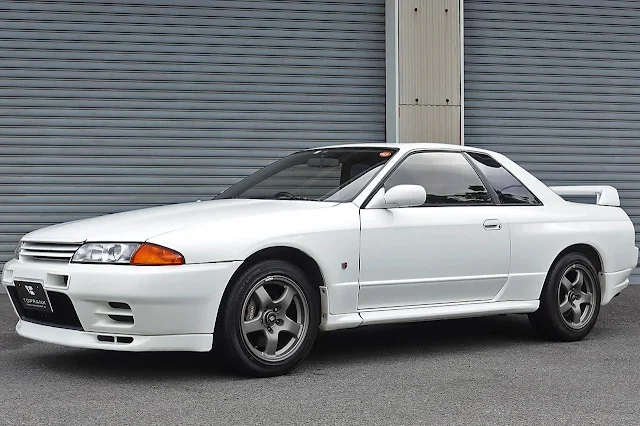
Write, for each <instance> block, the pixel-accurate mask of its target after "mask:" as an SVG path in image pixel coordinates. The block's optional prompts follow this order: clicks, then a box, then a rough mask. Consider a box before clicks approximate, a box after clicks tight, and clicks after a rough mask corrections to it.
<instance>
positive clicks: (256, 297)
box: [216, 260, 320, 377]
mask: <svg viewBox="0 0 640 426" xmlns="http://www.w3.org/2000/svg"><path fill="white" fill-rule="evenodd" d="M230 285H232V286H233V287H232V288H231V292H230V293H229V295H228V297H227V298H226V302H225V304H224V306H223V307H222V309H223V311H222V316H221V320H222V321H221V323H219V324H218V326H217V327H216V337H217V338H219V339H221V343H222V348H220V349H221V350H222V351H223V354H224V356H225V358H226V360H227V362H228V364H229V365H230V366H231V367H232V368H233V369H234V370H236V371H238V372H240V373H243V374H248V375H252V376H257V377H264V376H276V375H281V374H286V373H288V372H290V371H291V370H293V369H294V368H295V367H296V366H297V365H298V364H300V362H302V360H303V359H304V358H305V357H306V356H307V354H308V353H309V351H310V350H311V347H312V346H313V342H314V340H315V337H316V334H317V330H318V324H319V322H320V309H319V300H318V299H319V294H318V291H317V288H314V287H313V286H312V285H311V283H310V282H309V280H308V279H307V277H306V276H305V274H304V273H303V272H302V271H301V270H300V269H299V268H297V267H296V266H294V265H292V264H290V263H288V262H284V261H280V260H267V261H263V262H260V263H257V264H256V265H253V266H252V267H250V268H249V269H247V270H246V271H245V272H244V273H242V274H241V276H240V277H239V278H238V280H237V281H236V282H235V283H231V284H230Z"/></svg>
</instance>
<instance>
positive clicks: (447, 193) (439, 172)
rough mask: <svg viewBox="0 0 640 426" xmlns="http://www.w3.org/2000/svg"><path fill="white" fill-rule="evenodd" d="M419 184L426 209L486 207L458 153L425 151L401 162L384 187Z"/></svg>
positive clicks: (474, 177) (480, 186) (486, 196)
mask: <svg viewBox="0 0 640 426" xmlns="http://www.w3.org/2000/svg"><path fill="white" fill-rule="evenodd" d="M406 184H414V185H421V186H423V187H424V189H425V191H427V202H426V203H425V205H426V206H429V205H431V206H433V205H451V204H490V203H491V197H490V196H489V194H488V193H487V190H486V189H485V187H484V185H483V184H482V181H481V180H480V178H479V177H478V175H477V174H476V172H475V170H473V167H471V165H470V164H469V162H468V161H467V160H466V159H465V158H464V157H463V156H462V154H460V153H458V152H425V153H418V154H413V155H411V156H410V157H408V158H407V159H405V160H404V161H403V162H402V164H401V165H400V167H398V168H397V169H396V170H395V171H394V172H393V174H392V175H391V176H390V177H389V179H388V180H387V182H386V183H385V185H384V188H385V191H387V190H389V189H391V188H393V187H394V186H396V185H406Z"/></svg>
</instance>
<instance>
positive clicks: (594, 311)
mask: <svg viewBox="0 0 640 426" xmlns="http://www.w3.org/2000/svg"><path fill="white" fill-rule="evenodd" d="M572 271H580V272H581V273H582V276H583V279H584V280H585V283H586V282H587V280H589V282H590V286H591V287H590V289H591V301H590V304H589V305H587V304H580V301H581V299H580V298H578V299H576V300H575V301H574V302H571V300H570V298H571V297H575V296H574V294H575V287H573V288H572V289H571V290H570V291H569V292H570V293H571V296H570V295H569V294H568V293H567V299H566V300H564V303H563V301H561V300H560V299H563V293H564V292H567V290H566V287H567V286H568V284H567V285H563V279H565V277H568V275H567V274H570V273H572ZM576 280H577V278H576ZM568 281H571V280H570V279H569V280H568ZM585 285H586V284H585ZM561 286H564V288H561ZM582 288H587V287H582ZM580 293H581V294H585V293H584V292H582V290H580ZM600 299H601V296H600V281H599V279H598V274H597V272H596V269H595V267H594V266H593V263H592V262H591V261H590V260H589V259H588V258H587V257H586V256H584V255H582V254H580V253H568V254H566V255H564V256H563V257H561V258H560V259H558V260H557V261H556V262H555V263H554V264H553V265H552V266H551V269H550V270H549V273H548V274H547V278H546V281H545V283H544V287H543V288H542V293H541V294H540V307H539V308H538V310H537V311H536V312H534V313H532V314H529V321H530V322H531V325H532V326H533V328H534V329H535V330H536V331H537V332H538V333H539V334H540V335H542V336H543V337H545V338H547V339H550V340H554V341H563V342H573V341H577V340H581V339H583V338H584V337H585V336H586V335H587V334H589V332H590V331H591V329H593V327H594V325H595V323H596V321H597V319H598V314H599V313H600ZM567 302H569V303H570V306H569V309H570V310H565V314H563V313H562V311H563V305H564V307H565V309H566V307H567V305H566V303H567ZM576 305H578V311H577V313H576V315H577V317H580V312H583V311H582V310H583V309H584V312H585V313H583V315H585V318H584V320H583V321H576V322H575V323H574V324H573V326H572V325H571V324H570V323H571V322H572V321H573V320H574V319H575V318H576V317H573V314H574V312H576V311H575V308H574V307H575V306H576ZM571 309H573V310H571ZM586 309H591V312H590V314H589V316H587V314H586ZM567 317H568V318H567ZM572 317H573V318H572Z"/></svg>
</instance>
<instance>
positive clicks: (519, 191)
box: [467, 152, 540, 205]
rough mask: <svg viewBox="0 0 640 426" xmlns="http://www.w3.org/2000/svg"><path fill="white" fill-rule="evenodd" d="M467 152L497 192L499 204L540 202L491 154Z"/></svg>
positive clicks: (534, 203)
mask: <svg viewBox="0 0 640 426" xmlns="http://www.w3.org/2000/svg"><path fill="white" fill-rule="evenodd" d="M467 154H468V155H469V157H470V158H471V161H472V162H473V164H474V165H475V166H476V167H477V168H478V169H480V171H481V172H482V173H483V174H484V175H485V176H486V177H487V180H488V181H489V184H490V185H491V187H492V188H493V189H494V191H496V193H497V194H498V199H499V200H500V204H520V205H522V204H524V205H539V204H540V200H538V199H537V198H536V196H535V195H533V194H532V193H531V191H529V190H528V189H527V188H526V187H525V186H524V185H523V184H522V183H521V182H520V181H519V180H518V179H516V178H515V177H514V176H513V175H512V174H511V173H509V171H508V170H507V169H505V168H504V167H502V165H500V163H498V162H497V161H496V160H494V159H493V158H492V157H491V156H489V155H486V154H480V153H477V152H468V153H467Z"/></svg>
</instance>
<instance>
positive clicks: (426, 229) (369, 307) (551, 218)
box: [2, 144, 638, 351]
mask: <svg viewBox="0 0 640 426" xmlns="http://www.w3.org/2000/svg"><path fill="white" fill-rule="evenodd" d="M350 146H353V145H350ZM376 146H378V147H389V145H376ZM394 146H395V147H398V148H399V152H398V153H397V154H396V155H394V156H393V157H392V158H391V160H390V161H389V162H388V163H387V165H386V166H385V167H384V169H383V170H382V172H381V173H380V174H379V175H377V176H376V177H375V178H374V179H373V180H372V182H371V183H370V184H369V185H368V186H367V187H366V188H365V189H364V190H363V192H362V193H361V194H360V195H358V197H356V199H355V200H354V201H353V202H351V203H325V202H308V201H293V200H216V201H204V202H200V203H187V204H182V205H173V206H165V207H158V208H153V209H145V210H139V211H134V212H127V213H121V214H114V215H108V216H104V217H100V218H94V219H87V220H81V221H76V222H71V223H67V224H61V225H56V226H52V227H48V228H44V229H41V230H38V231H34V232H32V233H30V234H28V235H26V236H25V237H24V239H23V240H24V241H34V242H60V243H65V242H73V243H81V242H85V241H93V242H144V241H149V242H152V243H156V244H160V245H163V246H166V247H169V248H172V249H174V250H177V251H179V252H180V253H182V254H183V255H184V257H185V259H186V262H187V264H186V265H183V266H175V267H174V266H170V267H136V266H107V265H79V264H64V263H51V262H37V261H35V262H34V261H27V260H24V259H20V260H12V261H10V262H8V263H7V264H6V265H5V267H4V271H3V278H2V282H3V285H5V286H6V287H10V286H12V285H13V281H14V280H17V279H21V280H26V281H36V282H41V283H43V284H44V287H45V289H47V290H48V291H59V292H62V293H65V294H67V295H68V296H69V298H70V299H71V300H72V302H73V304H74V306H75V308H76V311H77V314H78V317H79V319H80V321H81V323H82V326H83V328H84V331H76V330H61V329H58V328H55V327H49V326H43V325H37V324H32V323H27V322H25V321H21V322H20V323H19V325H18V327H17V330H18V333H20V334H21V335H23V336H25V337H29V338H32V339H36V340H43V341H48V342H53V343H59V344H66V345H70V346H78V347H88V348H104V349H112V350H132V351H133V350H194V351H202V350H208V349H209V348H210V346H211V341H212V340H211V339H212V337H211V335H212V333H213V330H214V327H215V320H216V315H217V312H218V309H219V308H220V302H221V300H222V296H223V294H224V291H225V289H226V288H227V287H228V286H229V285H233V283H232V282H231V278H232V276H233V274H234V272H235V271H237V269H238V268H239V267H240V266H241V265H242V263H243V262H244V261H245V259H247V258H248V257H249V256H251V255H252V254H254V253H256V252H258V251H260V250H262V249H266V248H270V247H282V246H284V247H291V248H294V249H297V250H300V251H302V252H304V253H306V254H307V255H308V256H310V257H311V258H312V259H314V260H315V261H316V263H317V264H318V266H319V269H320V271H321V273H322V278H323V281H324V285H323V286H322V287H321V288H320V289H319V291H320V294H321V300H322V311H323V318H322V323H321V328H322V329H324V330H334V329H339V328H348V327H357V326H359V325H362V324H365V325H366V324H379V323H388V322H406V321H422V320H429V319H441V318H457V317H468V316H479V315H491V314H498V313H527V312H532V311H535V310H536V309H537V307H538V298H539V296H540V291H541V289H542V286H543V284H544V280H545V277H546V274H547V272H548V271H549V268H550V267H551V265H552V263H553V262H554V260H555V259H556V257H557V256H558V254H559V253H561V252H562V251H563V250H564V249H566V248H567V247H569V246H572V245H575V244H587V245H590V246H592V247H593V248H594V249H595V250H596V251H597V252H598V254H599V256H600V258H601V263H602V270H603V271H602V272H603V273H602V274H601V277H600V282H601V287H602V303H603V304H606V303H608V302H609V301H610V300H611V299H612V298H613V297H614V296H615V295H617V294H619V293H620V291H622V290H623V289H624V288H625V287H626V286H627V285H628V277H629V275H630V273H631V271H632V270H633V268H635V266H636V264H637V261H638V251H637V248H636V247H635V242H634V228H633V224H632V223H631V221H630V220H629V218H628V216H627V215H626V214H625V212H624V211H623V210H622V209H620V208H618V207H610V206H598V205H583V204H575V203H569V202H566V201H564V200H563V199H562V198H561V197H560V196H558V195H557V194H556V193H555V192H553V191H552V190H551V189H549V188H548V187H547V186H545V185H544V184H543V183H542V182H540V181H538V180H537V179H536V178H535V177H533V176H532V175H530V174H529V173H527V172H526V171H524V170H523V169H522V168H520V167H519V166H517V165H516V164H514V163H513V162H511V161H510V160H508V159H507V158H505V157H504V156H502V155H500V154H496V153H489V154H490V155H492V156H493V157H494V158H495V159H496V160H498V161H499V162H500V163H502V165H503V166H504V167H505V168H507V169H508V170H509V171H511V172H512V173H513V174H514V175H515V176H516V177H517V178H518V179H519V180H520V181H521V182H522V183H523V184H525V185H526V186H527V187H528V188H529V189H530V190H531V191H532V192H533V193H534V194H535V195H536V196H537V197H538V198H539V199H540V200H541V202H542V203H543V205H541V206H463V207H437V208H431V207H405V208H391V209H368V208H365V204H366V201H367V199H368V198H369V196H370V195H371V194H372V193H373V192H374V191H375V190H377V188H378V184H379V183H380V182H381V181H382V180H383V179H384V178H385V176H386V175H387V174H388V173H389V172H390V171H391V170H392V169H393V168H394V167H395V166H396V165H397V164H398V162H400V161H401V160H402V159H403V157H404V156H405V155H407V154H408V153H409V152H412V151H414V150H432V149H437V150H451V151H458V150H468V151H478V152H487V151H483V150H479V149H474V148H468V147H461V146H455V145H433V144H411V145H394ZM487 220H489V225H491V226H493V225H496V224H499V225H500V226H499V228H498V229H486V227H485V222H487ZM344 262H346V263H347V264H348V267H347V268H346V269H343V268H342V267H341V265H342V263H344ZM53 275H66V276H68V277H69V279H68V285H67V286H65V287H62V288H61V287H60V285H59V283H60V281H59V280H57V281H56V280H52V279H51V277H52V276H53ZM109 301H116V302H124V303H129V304H130V305H131V308H132V311H133V314H134V316H135V324H134V325H124V324H122V323H115V322H114V321H109V320H108V313H109V311H108V302H109ZM98 333H105V334H108V335H113V336H119V335H126V336H133V337H134V343H132V344H130V345H124V344H123V345H119V344H118V345H115V344H110V343H97V340H96V335H97V334H98Z"/></svg>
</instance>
